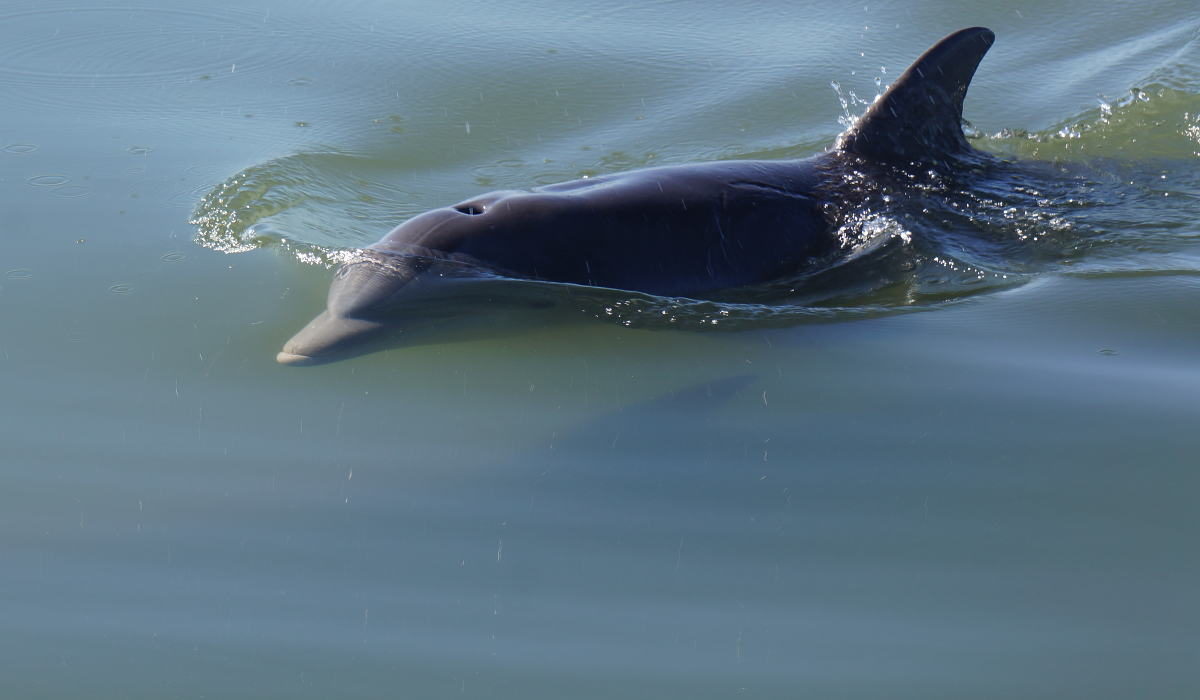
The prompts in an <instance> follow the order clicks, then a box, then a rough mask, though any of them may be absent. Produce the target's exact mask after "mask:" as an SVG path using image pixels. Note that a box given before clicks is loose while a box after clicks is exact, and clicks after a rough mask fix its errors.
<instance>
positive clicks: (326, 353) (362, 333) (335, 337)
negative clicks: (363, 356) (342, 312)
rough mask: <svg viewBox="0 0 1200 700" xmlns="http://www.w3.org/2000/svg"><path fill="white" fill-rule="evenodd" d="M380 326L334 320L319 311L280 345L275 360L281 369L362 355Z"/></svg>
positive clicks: (342, 319) (325, 312)
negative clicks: (288, 366)
mask: <svg viewBox="0 0 1200 700" xmlns="http://www.w3.org/2000/svg"><path fill="white" fill-rule="evenodd" d="M382 329H383V324H382V323H378V322H376V321H364V320H361V319H356V318H346V317H343V316H335V315H333V314H331V313H329V312H328V311H323V312H321V314H320V315H319V316H317V317H316V318H314V319H313V320H312V321H310V322H309V323H308V325H307V326H305V327H304V328H302V329H301V330H300V332H299V333H297V334H296V335H294V336H292V339H291V340H289V341H287V342H286V343H284V345H283V350H282V351H281V352H280V353H279V354H278V355H276V356H275V361H276V362H278V363H279V364H282V365H316V364H321V363H323V362H329V361H331V360H335V359H338V358H340V357H343V356H344V355H345V354H346V352H347V351H348V350H349V351H351V352H352V353H353V352H354V351H357V352H362V351H363V350H364V349H365V348H366V346H368V345H370V342H369V341H370V340H372V339H373V337H374V336H377V335H381V331H382Z"/></svg>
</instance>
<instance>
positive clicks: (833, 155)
mask: <svg viewBox="0 0 1200 700" xmlns="http://www.w3.org/2000/svg"><path fill="white" fill-rule="evenodd" d="M993 40H994V35H993V34H992V32H991V31H989V30H987V29H984V28H982V27H974V28H971V29H964V30H961V31H958V32H955V33H954V34H951V35H950V36H948V37H946V38H944V39H942V40H941V41H940V42H938V43H937V44H936V45H935V46H934V47H933V48H931V49H929V50H928V51H926V52H925V53H924V54H923V55H922V56H921V57H920V58H918V59H917V61H916V62H915V63H913V65H912V66H911V67H910V68H909V69H908V70H907V71H905V73H904V74H903V75H901V76H900V78H899V79H898V80H897V81H896V82H895V83H893V84H892V85H891V87H889V88H888V90H887V92H885V93H884V94H883V95H882V96H881V97H880V98H879V99H877V100H876V101H875V103H874V104H873V105H872V106H871V107H870V109H868V110H867V112H866V114H864V115H863V116H862V118H861V119H859V121H858V122H857V124H855V126H854V127H852V128H851V129H850V130H848V131H847V132H845V133H844V134H842V136H841V137H840V138H839V139H838V142H837V143H836V144H835V146H834V147H833V148H832V149H831V150H829V151H827V152H825V153H822V154H820V155H817V156H814V157H812V158H807V159H804V160H793V161H750V160H743V161H723V162H714V163H700V164H693V165H682V166H668V167H660V168H650V169H646V170H636V171H631V172H627V173H618V174H614V175H605V176H602V177H595V178H588V179H582V180H574V181H571V182H565V183H561V184H557V185H549V186H546V187H538V188H535V189H533V190H530V191H501V192H492V193H490V194H485V195H483V196H480V197H476V198H474V199H471V200H468V201H465V202H462V203H460V204H456V205H454V206H450V207H446V208H443V209H434V210H432V211H429V212H426V213H424V214H421V215H419V216H416V217H414V218H412V219H410V220H408V221H407V222H405V223H404V224H401V225H400V226H399V227H397V228H396V229H394V230H393V231H392V232H391V233H389V234H388V235H387V236H385V237H384V238H383V239H382V240H380V241H379V242H378V243H375V244H374V245H372V246H370V248H369V249H368V251H367V253H366V254H364V256H363V257H362V258H361V259H358V260H355V261H354V262H351V263H347V264H345V265H343V266H342V267H341V268H340V269H339V270H338V271H337V273H336V275H335V277H334V280H333V283H332V285H331V287H330V290H329V299H328V302H327V308H326V310H325V311H324V312H323V313H321V314H320V315H319V316H317V317H316V318H315V319H313V321H312V322H310V323H309V324H308V325H307V326H306V327H305V328H304V329H303V330H301V331H300V332H299V333H297V334H296V335H295V336H294V337H293V338H292V339H291V340H289V341H288V342H287V343H286V344H285V345H284V348H283V351H282V352H280V353H279V355H278V357H277V359H278V361H279V362H281V363H284V364H315V363H318V362H324V361H327V360H331V359H336V358H338V357H343V356H346V355H348V354H358V353H361V352H363V351H364V350H365V349H367V348H369V347H370V341H372V340H373V339H377V338H378V337H380V336H381V335H383V334H384V331H386V330H387V329H388V328H390V327H392V326H394V325H395V323H396V320H397V319H399V318H403V316H404V314H403V311H402V310H403V309H404V308H405V307H411V306H412V305H414V304H418V303H420V302H421V296H422V292H423V290H428V289H429V288H430V287H431V286H434V285H431V283H432V282H434V281H435V278H437V277H439V275H438V274H436V273H435V272H434V270H437V269H440V268H442V267H444V266H445V265H465V266H468V267H470V268H472V269H482V270H485V271H489V272H491V273H494V274H496V275H499V276H503V277H513V278H518V279H533V280H543V281H548V282H563V283H571V284H579V285H591V286H598V287H610V288H615V289H623V290H630V291H637V292H645V293H649V294H658V295H670V296H692V297H695V296H701V297H702V296H705V295H711V294H714V293H717V292H720V291H722V290H729V289H734V288H738V287H747V286H752V285H757V284H762V283H766V282H770V281H772V280H776V279H779V278H781V277H785V276H788V275H794V274H796V273H797V272H801V271H804V270H806V269H816V268H819V267H820V266H821V265H827V264H830V263H831V262H834V261H836V260H837V259H838V257H839V255H844V254H845V253H846V252H847V251H845V250H844V246H843V245H842V244H841V242H840V241H839V239H838V236H837V231H838V227H839V226H840V225H841V223H842V222H843V216H844V214H845V211H843V208H844V207H846V206H847V204H848V202H847V201H846V199H847V195H846V192H845V189H846V188H845V181H846V179H847V175H848V173H850V172H857V173H863V172H871V170H872V168H873V167H874V166H877V165H878V166H885V167H893V168H895V167H899V168H904V167H908V166H910V165H917V166H920V167H922V168H932V169H936V170H939V171H953V170H954V169H955V168H956V167H959V166H960V164H961V163H963V162H964V161H965V160H967V159H969V158H971V157H973V156H975V155H976V154H977V152H976V151H974V150H973V149H972V148H971V147H970V146H969V145H968V144H967V141H966V139H965V137H964V136H963V132H962V108H963V98H964V96H965V95H966V92H967V87H968V85H969V84H970V81H971V78H972V77H973V76H974V74H975V69H976V67H977V66H978V65H979V62H980V60H981V59H982V58H983V56H984V54H985V53H986V52H987V50H988V49H989V48H990V47H991V45H992V42H993Z"/></svg>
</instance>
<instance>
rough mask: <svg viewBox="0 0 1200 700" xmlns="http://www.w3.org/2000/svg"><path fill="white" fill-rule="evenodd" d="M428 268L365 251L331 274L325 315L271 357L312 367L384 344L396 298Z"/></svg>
mask: <svg viewBox="0 0 1200 700" xmlns="http://www.w3.org/2000/svg"><path fill="white" fill-rule="evenodd" d="M427 267H428V263H427V262H425V261H422V260H421V259H420V258H416V257H400V256H390V255H385V254H382V253H375V252H373V251H367V252H364V253H362V254H361V255H359V256H358V257H357V258H356V259H354V260H352V261H350V262H348V263H345V264H344V265H342V266H341V267H340V268H338V270H337V272H336V273H334V276H333V282H332V283H331V284H330V286H329V297H328V299H327V300H326V303H325V311H322V312H321V313H320V314H319V315H318V316H317V317H316V318H314V319H313V320H312V321H310V322H309V323H308V325H306V326H305V327H304V328H302V329H301V330H300V332H299V333H297V334H296V335H294V336H292V338H291V340H289V341H287V342H286V343H284V345H283V350H282V351H281V352H280V353H279V354H278V355H277V356H276V357H275V359H276V360H277V361H278V362H280V363H281V364H285V365H314V364H321V363H324V362H329V361H332V360H337V359H342V358H344V357H347V356H351V355H361V354H364V353H366V352H370V351H371V350H372V349H375V348H376V347H377V346H378V345H380V344H381V343H386V341H387V340H388V336H390V335H393V333H392V332H390V330H394V329H391V328H390V324H389V323H387V321H388V320H389V318H390V317H391V316H392V315H394V313H395V311H396V307H397V306H398V304H399V301H400V300H398V299H397V296H398V293H399V292H400V291H401V290H403V289H404V288H405V287H408V286H409V285H410V284H412V283H413V281H414V280H415V279H417V277H418V275H420V273H421V272H423V271H424V270H425V269H426V268H427Z"/></svg>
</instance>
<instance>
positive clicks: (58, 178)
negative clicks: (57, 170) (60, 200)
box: [25, 175, 71, 187]
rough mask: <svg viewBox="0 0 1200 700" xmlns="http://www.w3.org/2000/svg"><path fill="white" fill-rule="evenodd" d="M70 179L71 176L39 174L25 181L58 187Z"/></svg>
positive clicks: (42, 185) (35, 184) (38, 185)
mask: <svg viewBox="0 0 1200 700" xmlns="http://www.w3.org/2000/svg"><path fill="white" fill-rule="evenodd" d="M70 181H71V179H70V178H68V177H66V176H63V175H37V176H35V177H31V178H29V179H28V180H26V181H25V182H28V183H29V184H31V185H34V186H36V187H58V186H59V185H65V184H67V183H68V182H70Z"/></svg>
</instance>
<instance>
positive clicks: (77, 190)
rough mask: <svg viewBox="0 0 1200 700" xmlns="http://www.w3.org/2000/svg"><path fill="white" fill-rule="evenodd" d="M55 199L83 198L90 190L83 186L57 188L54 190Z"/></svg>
mask: <svg viewBox="0 0 1200 700" xmlns="http://www.w3.org/2000/svg"><path fill="white" fill-rule="evenodd" d="M52 191H53V193H54V196H55V197H83V196H86V195H87V193H88V192H89V190H88V188H86V187H84V186H82V185H67V186H65V187H55V188H54V189H53V190H52Z"/></svg>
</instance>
